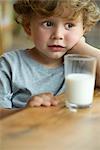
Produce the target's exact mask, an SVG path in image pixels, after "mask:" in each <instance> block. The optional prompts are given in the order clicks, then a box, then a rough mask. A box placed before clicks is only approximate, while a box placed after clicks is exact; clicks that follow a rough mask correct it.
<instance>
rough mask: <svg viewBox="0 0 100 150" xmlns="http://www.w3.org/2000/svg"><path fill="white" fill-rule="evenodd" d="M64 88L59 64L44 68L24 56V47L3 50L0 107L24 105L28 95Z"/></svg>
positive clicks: (59, 90)
mask: <svg viewBox="0 0 100 150" xmlns="http://www.w3.org/2000/svg"><path fill="white" fill-rule="evenodd" d="M63 91H64V69H63V65H62V66H60V67H58V68H52V69H51V68H47V67H46V66H44V65H42V64H40V63H38V62H37V61H35V60H33V59H32V58H31V57H29V55H27V53H26V50H16V51H11V52H7V53H5V54H4V55H3V56H1V58H0V107H1V108H13V107H16V108H20V107H25V105H26V104H27V101H28V100H29V99H30V97H31V96H33V95H37V94H40V93H45V92H51V93H53V94H54V95H58V94H61V93H62V92H63Z"/></svg>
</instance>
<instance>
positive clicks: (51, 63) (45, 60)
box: [28, 48, 63, 68]
mask: <svg viewBox="0 0 100 150" xmlns="http://www.w3.org/2000/svg"><path fill="white" fill-rule="evenodd" d="M28 55H30V56H31V58H32V59H34V60H36V61H37V62H39V63H41V64H43V65H45V66H47V67H48V68H56V67H59V66H61V65H62V64H63V60H62V58H59V59H52V58H49V57H46V56H45V55H42V54H40V53H39V52H38V51H36V50H35V49H34V48H32V49H29V50H28Z"/></svg>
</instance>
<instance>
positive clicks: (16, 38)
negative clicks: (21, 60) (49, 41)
mask: <svg viewBox="0 0 100 150" xmlns="http://www.w3.org/2000/svg"><path fill="white" fill-rule="evenodd" d="M13 2H14V0H0V54H2V53H4V52H6V51H10V50H16V49H21V48H22V49H23V48H31V47H32V42H31V41H30V39H29V38H28V37H27V36H26V34H25V33H24V31H23V28H22V27H21V26H20V25H18V24H17V23H16V22H15V20H14V12H13V7H12V4H13ZM96 2H97V4H98V5H99V7H100V0H96ZM86 40H87V42H88V43H89V44H91V45H93V46H95V47H97V48H100V21H99V22H98V23H97V25H96V26H95V27H94V28H93V30H92V31H91V32H89V33H88V34H87V35H86Z"/></svg>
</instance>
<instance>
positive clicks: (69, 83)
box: [65, 73, 95, 106]
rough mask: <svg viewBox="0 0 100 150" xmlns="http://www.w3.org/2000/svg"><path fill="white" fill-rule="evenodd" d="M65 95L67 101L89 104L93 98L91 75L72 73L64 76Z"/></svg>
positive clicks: (93, 79) (80, 104)
mask: <svg viewBox="0 0 100 150" xmlns="http://www.w3.org/2000/svg"><path fill="white" fill-rule="evenodd" d="M65 80H66V89H65V96H66V97H67V99H68V103H71V104H76V105H78V106H84V105H89V104H91V103H92V100H93V92H94V81H95V78H94V76H92V75H88V74H80V73H73V74H69V75H68V76H66V77H65Z"/></svg>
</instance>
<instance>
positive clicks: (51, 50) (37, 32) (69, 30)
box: [29, 12, 83, 59]
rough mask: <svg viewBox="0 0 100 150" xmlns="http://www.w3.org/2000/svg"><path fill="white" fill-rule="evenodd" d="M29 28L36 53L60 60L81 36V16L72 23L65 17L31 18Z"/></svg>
mask: <svg viewBox="0 0 100 150" xmlns="http://www.w3.org/2000/svg"><path fill="white" fill-rule="evenodd" d="M63 15H66V13H64V14H63ZM67 15H69V12H67ZM67 15H66V16H67ZM29 28H30V31H31V32H30V36H31V38H32V40H33V42H34V44H35V47H36V49H37V50H38V52H40V53H41V54H42V55H44V56H46V57H49V58H53V59H58V58H61V57H62V56H63V55H64V54H65V53H66V52H67V51H68V50H70V49H71V48H72V47H73V46H74V45H75V44H76V43H77V42H78V41H79V40H80V38H81V37H82V36H83V21H82V16H79V17H78V18H77V19H76V20H74V21H73V20H68V19H67V17H66V19H65V18H62V17H55V16H52V17H48V18H42V17H33V19H32V20H31V22H30V26H29Z"/></svg>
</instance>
